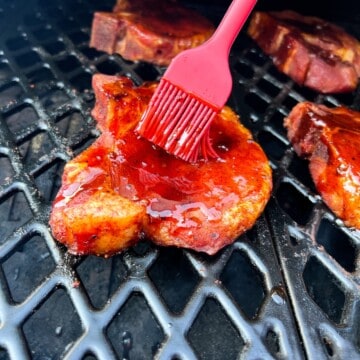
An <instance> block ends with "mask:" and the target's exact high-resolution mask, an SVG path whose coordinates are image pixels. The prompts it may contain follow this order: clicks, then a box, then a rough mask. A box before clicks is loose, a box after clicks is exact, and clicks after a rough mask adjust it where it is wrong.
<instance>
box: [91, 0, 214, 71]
mask: <svg viewBox="0 0 360 360" xmlns="http://www.w3.org/2000/svg"><path fill="white" fill-rule="evenodd" d="M213 31H214V26H213V24H212V23H211V22H210V21H209V20H207V19H206V18H205V17H203V16H202V15H200V14H199V13H197V12H195V11H194V10H191V9H188V8H185V7H184V6H182V5H180V4H177V3H176V2H174V1H167V0H132V1H120V2H119V3H118V4H117V5H116V6H115V8H114V11H113V12H96V13H95V15H94V19H93V24H92V29H91V40H90V46H91V47H94V48H96V49H98V50H101V51H105V52H107V53H110V54H113V53H117V54H120V55H121V56H122V57H123V58H125V59H127V60H132V61H136V60H143V61H147V62H151V63H153V64H157V65H168V64H169V63H170V61H171V60H172V59H173V58H174V57H175V56H176V55H177V54H178V53H180V52H181V51H183V50H186V49H189V48H193V47H195V46H198V45H200V44H201V43H203V42H204V41H205V40H207V39H208V38H209V37H210V36H211V35H212V33H213Z"/></svg>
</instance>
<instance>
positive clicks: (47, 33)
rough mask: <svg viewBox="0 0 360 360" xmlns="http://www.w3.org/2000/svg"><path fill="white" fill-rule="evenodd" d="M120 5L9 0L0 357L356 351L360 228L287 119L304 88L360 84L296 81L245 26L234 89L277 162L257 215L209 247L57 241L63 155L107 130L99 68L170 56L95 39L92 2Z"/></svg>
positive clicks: (3, 90)
mask: <svg viewBox="0 0 360 360" xmlns="http://www.w3.org/2000/svg"><path fill="white" fill-rule="evenodd" d="M190 5H193V6H195V5H196V4H195V3H194V4H190ZM112 6H113V1H110V0H108V1H101V2H100V1H95V0H87V1H85V0H67V1H60V0H56V1H45V0H38V1H29V2H25V1H24V2H21V1H16V2H12V1H6V0H0V34H1V35H0V224H1V226H0V359H16V360H17V359H30V358H31V359H60V358H66V359H86V360H90V359H91V360H93V359H99V360H100V359H113V358H114V359H116V358H117V359H150V358H153V357H155V358H159V359H172V360H175V359H207V360H208V359H237V358H240V357H241V356H242V357H241V358H246V359H271V358H275V359H285V358H289V359H304V358H309V359H311V358H313V359H315V358H316V359H356V358H360V321H359V319H360V290H359V289H360V287H359V286H360V276H359V275H360V267H359V249H360V234H359V232H356V231H352V230H351V229H348V228H346V227H344V226H343V224H342V223H341V221H339V220H338V219H336V218H335V217H334V215H333V214H332V213H331V212H330V211H329V210H328V209H327V207H326V206H325V205H324V204H323V202H322V201H321V198H320V197H319V195H318V194H317V193H316V191H315V189H314V185H313V183H312V181H311V178H310V175H309V172H308V169H307V163H306V162H305V161H303V160H300V159H299V158H298V157H297V156H296V155H295V153H294V151H293V150H292V148H291V146H290V145H289V142H288V140H287V139H286V134H285V129H284V127H283V125H282V121H283V117H284V116H285V115H286V114H288V113H289V111H290V110H291V108H292V107H293V106H294V105H295V104H296V103H297V102H299V101H303V100H310V101H315V102H319V103H324V104H327V105H331V106H334V105H338V104H345V105H347V106H350V107H352V108H354V109H358V110H360V91H357V92H355V93H354V94H347V95H340V96H330V95H319V94H317V93H314V92H312V91H311V90H308V89H305V88H301V87H299V86H297V85H295V84H294V83H293V82H292V81H291V80H290V79H289V78H287V77H286V76H284V75H282V74H280V73H279V72H278V71H277V70H276V69H275V68H274V67H273V66H272V64H271V62H270V60H269V59H268V58H267V57H266V56H264V55H263V54H262V52H261V51H260V50H259V49H258V48H257V47H256V46H255V45H254V44H253V43H252V42H251V41H250V40H249V39H248V38H247V37H246V36H245V35H244V33H243V34H241V35H240V36H239V38H238V40H237V41H236V44H235V46H234V47H233V51H232V54H231V57H230V63H231V68H232V71H233V77H234V90H233V93H232V96H231V98H230V101H229V103H230V105H231V106H232V107H233V108H234V109H235V110H236V111H237V113H238V114H240V115H241V118H242V121H243V122H244V124H245V125H246V126H247V127H249V128H250V129H251V130H252V132H253V134H254V136H255V138H256V139H257V140H258V141H259V142H260V144H261V145H262V147H263V148H264V150H265V151H266V153H267V155H268V157H269V159H270V161H271V164H272V168H273V171H274V192H273V196H272V199H271V200H270V202H269V204H268V206H267V209H266V211H265V213H264V214H263V215H262V216H261V217H260V218H259V220H258V221H257V223H256V225H255V226H254V228H253V229H251V230H250V231H248V232H247V233H246V234H244V235H243V236H241V238H240V239H238V241H236V242H235V243H234V244H233V245H231V246H229V247H227V248H226V249H224V250H223V251H221V252H220V253H219V254H217V255H216V256H213V257H209V256H205V255H203V254H197V253H194V252H191V251H183V250H180V249H172V248H169V249H165V248H158V247H155V246H154V245H152V244H150V243H149V242H147V241H146V240H144V241H143V242H141V243H140V244H138V245H137V246H135V247H134V248H132V249H129V250H128V251H127V252H125V253H123V254H121V255H118V256H114V257H112V258H110V259H103V258H97V257H93V256H88V257H75V256H70V255H68V254H67V253H66V249H65V248H63V247H62V246H61V245H59V244H58V243H56V242H55V241H54V240H53V238H52V237H51V234H50V231H49V226H48V216H49V210H50V206H51V202H52V200H53V199H54V196H55V194H56V192H57V190H58V189H59V186H60V181H61V174H62V170H63V167H64V164H65V163H66V161H68V160H69V159H71V158H73V157H74V156H75V155H76V154H78V153H80V152H81V151H82V150H83V149H85V148H86V147H87V146H89V145H90V144H91V142H92V141H93V140H94V139H95V138H96V137H97V135H98V132H97V130H96V129H95V126H94V125H95V124H94V121H93V119H92V118H91V117H90V110H91V109H92V107H93V104H94V96H93V92H92V89H91V76H92V74H94V73H96V72H101V73H105V74H121V75H126V76H129V77H130V78H132V79H133V80H134V81H135V82H136V83H137V84H140V83H141V82H143V81H147V80H155V79H157V78H158V77H159V75H161V73H162V72H163V70H164V69H162V68H158V67H156V66H153V65H150V64H146V63H131V62H128V61H124V60H123V59H122V58H121V57H119V56H117V55H114V56H109V55H106V54H104V53H100V52H97V51H96V50H94V49H91V48H89V47H88V43H89V34H90V26H91V20H92V14H93V12H94V11H95V10H106V11H108V10H110V9H111V8H112ZM195 7H196V6H195ZM197 8H198V9H199V11H203V12H204V13H205V14H206V15H208V16H209V17H212V18H213V19H214V20H215V21H217V20H218V19H219V18H220V17H221V15H222V13H223V11H224V7H220V6H217V5H214V4H211V5H208V6H206V5H204V4H203V5H199V6H197ZM343 25H344V26H345V27H347V28H348V29H349V31H351V32H352V33H354V34H355V35H357V36H358V37H359V38H360V28H359V27H356V26H353V24H352V23H345V24H343ZM356 31H358V32H357V33H356Z"/></svg>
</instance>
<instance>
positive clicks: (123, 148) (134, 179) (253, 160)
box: [54, 77, 272, 253]
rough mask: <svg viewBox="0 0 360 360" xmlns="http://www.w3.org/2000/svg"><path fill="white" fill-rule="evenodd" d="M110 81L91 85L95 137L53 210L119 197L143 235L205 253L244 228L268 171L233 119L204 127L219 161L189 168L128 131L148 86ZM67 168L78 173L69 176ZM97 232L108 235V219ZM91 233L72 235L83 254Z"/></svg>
mask: <svg viewBox="0 0 360 360" xmlns="http://www.w3.org/2000/svg"><path fill="white" fill-rule="evenodd" d="M101 79H105V80H106V81H105V82H107V84H106V85H105V84H104V83H102V82H101ZM115 80H116V78H113V77H100V78H98V81H97V82H95V83H96V84H95V86H94V87H95V93H96V95H97V103H96V106H95V108H94V110H93V116H94V117H95V118H96V119H97V120H98V124H99V127H100V129H101V130H102V135H101V136H100V138H99V139H98V140H97V141H96V142H95V143H94V144H93V145H92V146H91V147H90V148H89V149H87V150H85V151H84V152H83V153H82V154H80V155H79V156H78V157H77V158H75V159H74V160H73V161H72V162H70V163H69V164H68V165H67V167H66V169H65V175H64V178H63V186H62V188H61V189H60V191H59V194H58V196H57V198H56V200H55V203H54V209H57V208H59V207H63V206H77V205H81V204H83V203H84V202H85V201H87V200H89V199H91V197H92V196H94V194H98V193H99V192H101V193H109V194H118V195H120V196H121V197H122V198H126V199H128V200H130V201H131V202H132V203H134V204H139V205H141V206H142V207H143V208H144V209H145V214H146V216H147V217H148V218H147V220H146V219H144V224H145V225H144V231H145V232H146V233H147V235H149V236H150V237H153V238H155V240H156V242H157V243H164V244H166V245H174V242H176V245H178V246H186V247H190V248H194V249H196V250H200V251H206V252H208V253H214V252H216V251H217V250H219V248H221V247H222V246H224V245H226V244H227V243H229V242H232V241H234V240H235V238H236V236H237V235H239V234H240V233H241V232H243V231H245V230H246V229H248V228H249V227H251V226H252V225H253V224H254V222H255V221H256V219H257V217H258V216H259V215H260V213H261V211H262V210H263V208H264V206H265V204H266V202H267V200H268V198H269V196H270V192H271V188H272V182H271V169H270V166H269V163H268V160H267V158H266V156H265V154H264V152H263V151H262V149H261V148H260V146H259V145H258V144H257V143H256V142H254V140H253V139H252V137H251V134H250V132H249V131H248V130H247V129H245V128H244V127H243V126H242V125H240V124H239V122H238V119H237V117H236V115H235V114H234V113H233V112H232V111H231V110H230V109H225V110H223V112H222V113H221V114H220V115H219V116H217V117H216V119H215V120H214V122H213V125H212V127H211V131H210V138H211V139H212V145H213V147H214V149H215V151H216V152H217V153H218V154H219V159H216V160H215V159H212V160H209V161H198V162H197V163H188V162H185V161H183V160H180V159H178V158H176V157H174V156H172V155H169V154H168V153H166V152H165V151H164V150H162V149H161V148H158V147H156V146H155V145H153V144H152V143H150V142H149V141H148V140H146V139H144V138H142V137H140V136H139V135H137V134H136V133H135V131H134V128H135V126H136V125H137V123H138V121H139V119H140V117H141V115H142V113H143V111H144V110H145V107H146V105H147V103H148V101H149V99H150V97H151V95H152V93H153V91H154V89H155V86H154V85H152V86H143V87H140V88H134V87H133V86H131V87H130V84H129V82H128V81H127V80H125V79H123V80H122V81H119V80H117V81H115ZM109 83H110V84H109ZM121 94H122V95H121ZM84 164H85V166H84ZM72 166H74V167H75V169H76V167H77V166H83V168H81V171H80V172H79V173H77V174H76V175H72V174H71V170H72ZM121 197H119V201H121V200H120V199H121ZM104 206H106V204H104ZM232 210H234V211H233V212H231V211H232ZM227 212H228V213H227ZM225 213H227V215H224V214H225ZM224 220H225V222H224ZM102 226H103V227H108V228H109V229H110V230H111V226H112V224H111V219H110V220H109V221H108V222H106V223H103V224H102ZM164 228H166V235H164V233H163V231H164ZM98 230H99V229H94V232H93V233H92V234H89V233H86V234H76V235H75V241H76V242H77V243H78V244H77V249H81V251H82V252H83V253H85V252H86V247H87V246H89V243H91V241H94V240H96V238H95V237H94V236H96V234H97V233H96V231H98ZM110 230H109V231H110ZM159 233H161V234H159ZM214 238H216V239H215V240H216V241H213V239H214Z"/></svg>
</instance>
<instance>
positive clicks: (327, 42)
mask: <svg viewBox="0 0 360 360" xmlns="http://www.w3.org/2000/svg"><path fill="white" fill-rule="evenodd" d="M248 34H249V35H250V37H251V38H253V39H254V40H255V41H256V43H257V44H258V45H259V46H260V48H261V49H262V50H263V51H264V52H265V53H266V54H268V55H270V57H271V58H272V60H273V62H274V64H275V66H276V67H277V68H278V69H279V70H280V71H282V72H283V73H285V74H286V75H288V76H290V77H291V78H292V79H293V80H294V81H295V82H297V83H298V84H300V85H304V86H307V87H309V88H312V89H314V90H316V91H319V92H322V93H341V92H350V91H352V90H354V89H355V88H356V86H357V84H358V81H359V77H360V42H359V41H358V40H357V39H355V38H354V37H353V36H351V35H349V34H348V33H346V32H345V31H344V30H343V29H342V28H340V27H339V26H337V25H334V24H331V23H329V22H327V21H324V20H322V19H319V18H317V17H313V16H302V15H300V14H298V13H295V12H294V11H289V10H287V11H280V12H268V13H266V12H256V13H254V15H253V17H252V19H251V21H250V24H249V28H248Z"/></svg>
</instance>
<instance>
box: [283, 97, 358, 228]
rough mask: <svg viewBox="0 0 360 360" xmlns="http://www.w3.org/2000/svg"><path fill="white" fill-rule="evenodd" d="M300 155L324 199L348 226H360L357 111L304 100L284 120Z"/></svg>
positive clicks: (289, 135)
mask: <svg viewBox="0 0 360 360" xmlns="http://www.w3.org/2000/svg"><path fill="white" fill-rule="evenodd" d="M285 126H286V127H287V129H288V137H289V139H290V141H291V142H292V144H293V146H294V149H295V150H296V152H297V153H298V155H299V156H302V157H304V158H307V159H309V162H310V163H309V167H310V174H311V176H312V179H313V181H314V184H315V186H316V189H317V190H318V192H319V193H320V194H321V196H322V198H323V200H324V202H325V203H326V204H327V205H328V206H329V207H330V208H331V209H332V211H333V212H334V213H335V214H336V215H337V216H338V217H339V218H341V219H342V220H343V221H344V223H345V224H346V225H348V226H353V227H356V228H358V229H360V113H359V112H357V111H353V110H350V109H348V108H346V107H342V106H339V107H337V108H328V107H326V106H324V105H319V104H314V103H310V102H303V103H299V104H298V105H296V106H295V107H294V108H293V110H292V111H291V113H290V114H289V116H288V118H286V120H285Z"/></svg>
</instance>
